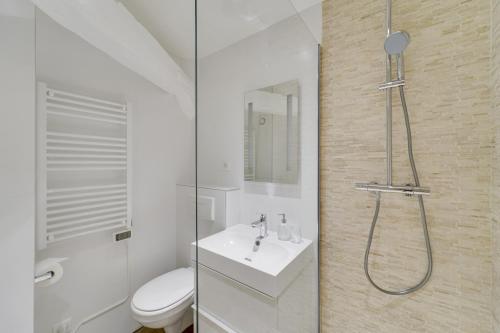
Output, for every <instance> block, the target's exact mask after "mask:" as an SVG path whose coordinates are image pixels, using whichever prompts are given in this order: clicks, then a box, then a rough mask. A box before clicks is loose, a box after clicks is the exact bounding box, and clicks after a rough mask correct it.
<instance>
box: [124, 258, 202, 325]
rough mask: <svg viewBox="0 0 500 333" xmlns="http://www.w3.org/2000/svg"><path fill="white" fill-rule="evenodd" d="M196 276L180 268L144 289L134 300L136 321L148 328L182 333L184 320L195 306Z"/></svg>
mask: <svg viewBox="0 0 500 333" xmlns="http://www.w3.org/2000/svg"><path fill="white" fill-rule="evenodd" d="M193 294H194V273H193V269H192V268H191V267H189V268H178V269H175V270H173V271H170V272H168V273H165V274H163V275H161V276H159V277H157V278H155V279H153V280H151V281H149V282H148V283H146V284H145V285H143V286H142V287H141V288H139V290H137V292H136V293H135V294H134V297H133V298H132V302H131V303H130V307H131V308H132V313H133V317H134V319H135V320H137V321H138V322H139V323H141V324H142V325H143V326H145V327H149V328H164V329H165V331H166V333H180V330H181V324H182V317H183V315H184V314H185V313H186V311H187V310H188V308H189V307H190V306H191V304H192V303H193Z"/></svg>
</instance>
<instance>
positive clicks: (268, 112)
mask: <svg viewBox="0 0 500 333" xmlns="http://www.w3.org/2000/svg"><path fill="white" fill-rule="evenodd" d="M244 118H245V127H244V129H245V130H244V131H245V133H244V136H245V150H244V161H245V181H251V182H266V183H280V184H297V183H298V179H299V165H300V132H299V128H300V87H299V82H298V81H297V80H292V81H287V82H283V83H280V84H277V85H274V86H270V87H265V88H261V89H257V90H253V91H249V92H247V93H246V94H245V117H244Z"/></svg>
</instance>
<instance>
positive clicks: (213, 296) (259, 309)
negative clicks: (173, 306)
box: [194, 260, 317, 333]
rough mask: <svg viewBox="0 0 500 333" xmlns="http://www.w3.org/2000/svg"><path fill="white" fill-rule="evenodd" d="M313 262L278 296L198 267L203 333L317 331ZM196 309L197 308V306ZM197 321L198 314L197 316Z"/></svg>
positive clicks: (200, 329) (290, 332)
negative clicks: (315, 325) (315, 324)
mask: <svg viewBox="0 0 500 333" xmlns="http://www.w3.org/2000/svg"><path fill="white" fill-rule="evenodd" d="M313 271H314V270H313V269H312V260H311V261H310V262H309V263H308V264H307V265H306V266H305V267H304V269H303V270H302V271H301V272H300V273H299V274H298V276H297V277H296V278H295V279H294V280H293V281H292V282H291V284H290V285H289V286H288V287H287V288H286V289H285V290H284V291H283V293H282V294H280V295H279V296H277V297H272V296H270V295H267V294H265V293H262V292H260V291H258V290H256V289H253V288H251V287H248V286H247V285H245V284H242V283H240V282H238V281H236V280H233V279H232V278H230V277H227V276H225V275H223V274H221V273H219V272H217V271H214V270H213V269H211V268H208V267H206V266H204V265H202V264H200V265H198V293H199V294H198V300H197V301H198V302H197V303H198V306H199V312H198V318H197V319H198V323H199V331H200V332H202V333H226V332H228V333H233V332H235V333H236V332H237V333H256V332H259V333H268V332H281V333H285V332H286V333H304V332H315V331H316V327H308V326H311V325H313V324H314V323H315V320H314V318H313V316H315V314H316V313H317V311H316V309H317V304H316V301H315V297H314V293H315V292H316V289H315V288H316V285H317V284H316V283H315V281H316V276H315V274H314V272H313ZM194 307H195V310H196V305H195V306H194ZM195 313H196V312H195ZM195 320H196V314H195Z"/></svg>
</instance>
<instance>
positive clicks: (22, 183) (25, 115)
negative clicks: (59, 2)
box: [0, 0, 35, 333]
mask: <svg viewBox="0 0 500 333" xmlns="http://www.w3.org/2000/svg"><path fill="white" fill-rule="evenodd" d="M20 4H21V1H17V0H16V1H7V0H2V1H0V43H1V45H2V51H1V52H0V74H1V76H0V100H1V101H2V106H1V108H0V113H1V119H2V120H1V121H0V154H1V155H0V225H1V226H2V232H1V233H0V267H1V271H2V274H0V326H1V331H2V332H18V333H31V332H33V275H34V272H33V263H34V216H35V207H34V203H35V193H34V191H35V112H34V104H35V86H34V75H35V48H34V46H35V39H34V19H33V18H34V15H33V8H32V7H31V6H29V5H27V6H21V7H22V8H19V7H18V5H20Z"/></svg>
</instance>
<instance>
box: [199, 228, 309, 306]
mask: <svg viewBox="0 0 500 333" xmlns="http://www.w3.org/2000/svg"><path fill="white" fill-rule="evenodd" d="M258 235H259V229H258V228H255V229H254V228H252V227H251V226H248V225H243V224H238V225H235V226H232V227H229V228H227V229H226V230H224V231H221V232H218V233H216V234H214V235H212V236H209V237H206V238H203V239H200V240H199V241H198V262H199V264H201V265H204V266H206V267H208V268H210V269H213V270H215V271H217V272H219V273H221V274H224V275H225V276H227V277H229V278H231V279H233V280H236V281H238V282H240V283H243V284H245V285H247V286H249V287H251V288H253V289H255V290H258V291H260V292H262V293H264V294H267V295H269V296H272V297H278V296H279V295H280V294H281V293H282V292H283V290H284V289H285V288H286V287H287V286H288V285H289V284H290V283H291V282H292V281H293V280H294V279H295V278H296V277H297V275H298V274H299V273H300V272H301V270H302V269H303V268H304V267H305V266H306V264H307V263H308V262H309V261H310V260H311V259H312V257H313V246H312V242H311V241H310V240H308V239H302V242H301V243H299V244H294V243H292V242H289V241H281V240H279V239H278V237H277V234H276V232H273V231H269V235H268V237H266V238H264V239H263V240H262V241H261V244H260V247H259V250H258V251H257V252H254V251H253V246H254V242H255V238H256V237H257V236H258ZM191 249H192V251H191V257H192V259H193V260H195V257H196V256H195V253H196V252H195V251H196V243H195V242H193V243H192V248H191Z"/></svg>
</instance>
